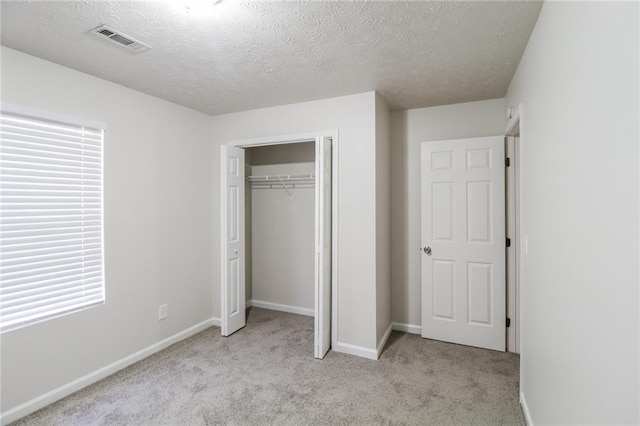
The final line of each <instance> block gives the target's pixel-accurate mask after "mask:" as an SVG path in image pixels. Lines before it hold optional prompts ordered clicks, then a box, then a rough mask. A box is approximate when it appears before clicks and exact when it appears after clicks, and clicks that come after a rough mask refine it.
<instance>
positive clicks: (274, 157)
mask: <svg viewBox="0 0 640 426" xmlns="http://www.w3.org/2000/svg"><path fill="white" fill-rule="evenodd" d="M334 141H335V137H333V136H330V135H314V137H295V138H294V137H289V138H287V137H282V138H279V139H264V140H249V141H237V142H230V143H228V144H227V145H224V146H222V148H221V153H222V161H221V163H222V179H221V194H222V197H221V204H222V211H221V213H222V214H221V234H222V239H221V253H222V259H221V260H222V268H221V270H222V271H221V272H222V276H221V305H222V306H221V308H222V309H221V311H222V315H221V331H222V335H223V336H230V335H231V334H233V333H234V332H236V331H238V330H239V329H241V328H243V327H244V326H245V325H246V309H247V308H249V307H252V306H253V307H258V308H263V309H271V310H276V311H283V312H289V313H294V314H299V315H306V316H312V317H314V348H313V349H314V356H315V357H316V358H323V357H324V355H325V354H326V353H327V351H328V350H329V348H330V346H331V335H332V321H331V316H332V309H331V305H332V285H333V279H332V278H333V276H334V275H335V274H334V273H333V272H334V265H335V262H333V261H332V257H333V256H332V253H333V252H334V250H333V244H334V243H333V240H334V238H333V232H334V227H335V225H336V224H335V221H334V220H333V218H334V217H335V214H334V209H333V208H332V204H333V203H332V198H333V197H334V196H335V192H334V187H335V186H336V185H335V182H334V180H333V179H332V178H333V175H334V173H335V170H334V169H333V167H332V165H334V164H333V163H334V161H333V160H334V154H335V153H332V147H333V146H334V145H335V144H334ZM332 183H333V184H332Z"/></svg>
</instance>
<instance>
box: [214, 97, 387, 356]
mask: <svg viewBox="0 0 640 426" xmlns="http://www.w3.org/2000/svg"><path fill="white" fill-rule="evenodd" d="M212 125H213V130H212V134H213V138H214V150H213V164H220V149H219V146H220V145H221V144H225V143H227V142H228V141H231V140H236V139H247V138H259V137H272V136H279V135H287V134H297V133H308V132H318V131H328V130H330V131H336V130H337V131H338V133H339V136H338V139H339V141H338V150H339V154H338V157H339V164H338V176H339V191H338V192H339V193H338V202H339V205H340V212H339V216H338V224H337V226H338V241H337V243H338V265H337V268H338V280H339V282H338V286H339V288H338V294H337V296H338V306H337V307H336V306H334V307H333V309H337V316H338V324H337V328H338V330H337V332H338V342H333V345H334V349H336V348H337V347H341V348H342V350H346V351H349V350H352V352H359V353H363V351H364V353H363V354H371V351H373V352H374V353H375V349H376V313H375V310H376V299H375V297H376V188H375V182H376V177H375V173H376V169H375V167H376V162H375V155H376V146H375V93H374V92H369V93H363V94H359V95H352V96H344V97H340V98H332V99H325V100H320V101H314V102H305V103H300V104H293V105H285V106H280V107H273V108H264V109H258V110H252V111H245V112H240V113H233V114H226V115H219V116H216V117H213V118H212ZM219 186H220V176H219V174H216V175H214V181H213V202H214V204H213V220H214V223H219V220H220V205H219V191H220V188H219ZM219 240H220V235H219V227H218V226H215V227H214V228H213V241H219ZM214 252H215V253H216V254H214V257H213V259H214V277H216V278H217V277H219V276H220V272H219V271H220V263H219V246H218V245H215V246H214ZM216 281H217V282H219V279H217V280H216ZM213 309H214V315H215V316H218V315H219V312H220V292H219V290H216V291H214V305H213ZM345 344H346V345H347V346H345ZM349 345H350V346H349Z"/></svg>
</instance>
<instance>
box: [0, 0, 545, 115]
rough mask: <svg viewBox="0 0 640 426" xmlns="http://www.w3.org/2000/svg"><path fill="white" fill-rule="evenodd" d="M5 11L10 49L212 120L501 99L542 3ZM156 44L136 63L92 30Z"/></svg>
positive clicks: (4, 6) (27, 5) (123, 5)
mask: <svg viewBox="0 0 640 426" xmlns="http://www.w3.org/2000/svg"><path fill="white" fill-rule="evenodd" d="M183 5H184V2H181V1H179V0H165V1H134V2H132V1H104V0H102V1H2V3H0V13H1V19H2V21H1V23H2V29H1V31H2V32H1V43H2V44H3V45H4V46H7V47H10V48H13V49H16V50H20V51H22V52H26V53H29V54H31V55H34V56H37V57H40V58H44V59H47V60H49V61H52V62H56V63H58V64H62V65H65V66H67V67H70V68H74V69H77V70H80V71H83V72H86V73H88V74H92V75H95V76H97V77H100V78H103V79H106V80H110V81H113V82H116V83H119V84H122V85H124V86H127V87H130V88H133V89H136V90H139V91H142V92H145V93H148V94H151V95H154V96H157V97H160V98H163V99H166V100H169V101H172V102H175V103H177V104H181V105H185V106H187V107H190V108H193V109H196V110H199V111H202V112H205V113H208V114H212V115H214V114H221V113H226V112H233V111H242V110H247V109H253V108H260V107H266V106H273V105H282V104H289V103H294V102H301V101H308V100H315V99H322V98H329V97H334V96H342V95H348V94H354V93H360V92H365V91H371V90H376V91H378V92H379V93H380V94H381V95H382V96H383V97H384V98H385V99H386V100H387V103H388V104H389V106H390V107H391V108H392V109H408V108H416V107H426V106H434V105H445V104H453V103H459V102H469V101H475V100H482V99H491V98H499V97H502V96H504V94H505V92H506V90H507V87H508V85H509V82H510V81H511V77H512V76H513V73H514V72H515V69H516V67H517V65H518V62H519V61H520V57H521V56H522V52H523V51H524V48H525V46H526V43H527V40H528V39H529V35H530V34H531V31H532V29H533V26H534V25H535V21H536V19H537V17H538V13H539V11H540V7H541V3H540V2H524V1H495V2H480V1H471V2H454V1H444V2H436V1H408V2H405V1H380V2H373V1H356V2H346V1H345V2H341V1H308V2H307V1H305V2H297V1H296V2H293V1H278V2H269V1H261V2H257V1H238V0H224V1H223V2H222V3H220V4H218V5H217V6H215V7H214V8H212V9H211V12H210V13H209V14H208V15H207V16H199V15H196V14H194V13H191V14H186V13H185V12H184V7H183ZM100 24H106V25H108V26H110V27H113V28H115V29H117V30H120V31H122V32H124V33H125V34H127V35H129V36H131V37H134V38H137V39H139V40H140V41H142V42H144V43H147V44H150V45H151V46H152V49H151V50H150V51H148V52H145V53H141V54H138V55H134V54H132V53H130V52H129V51H127V50H126V49H122V48H120V47H119V46H117V45H115V44H113V43H111V42H109V41H107V40H101V39H99V38H98V37H96V36H95V35H91V34H88V33H87V31H88V30H89V29H91V28H94V27H96V26H98V25H100Z"/></svg>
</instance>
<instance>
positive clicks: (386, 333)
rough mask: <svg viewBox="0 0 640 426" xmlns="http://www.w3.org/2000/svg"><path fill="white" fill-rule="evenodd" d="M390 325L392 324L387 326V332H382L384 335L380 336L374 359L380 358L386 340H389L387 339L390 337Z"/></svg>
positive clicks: (391, 328)
mask: <svg viewBox="0 0 640 426" xmlns="http://www.w3.org/2000/svg"><path fill="white" fill-rule="evenodd" d="M392 325H393V324H389V327H387V331H385V332H384V334H383V335H382V339H381V340H380V343H378V347H377V348H376V355H377V356H376V359H378V358H380V354H381V353H382V350H383V349H384V345H386V344H387V340H389V337H390V336H391V331H392V330H393V327H392Z"/></svg>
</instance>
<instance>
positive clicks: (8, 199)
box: [0, 112, 105, 332]
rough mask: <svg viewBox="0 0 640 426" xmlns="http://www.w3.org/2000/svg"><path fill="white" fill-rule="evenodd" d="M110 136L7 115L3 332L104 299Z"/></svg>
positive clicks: (0, 176) (1, 141) (0, 166)
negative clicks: (106, 142)
mask: <svg viewBox="0 0 640 426" xmlns="http://www.w3.org/2000/svg"><path fill="white" fill-rule="evenodd" d="M103 133H104V132H103V130H101V129H92V128H87V127H82V126H75V125H70V124H63V123H58V122H53V121H47V120H42V119H38V118H32V117H26V116H21V115H15V114H10V113H5V112H0V332H5V331H8V330H13V329H16V328H20V327H24V326H25V325H28V324H33V323H35V322H40V321H43V320H45V319H49V318H53V317H57V316H60V315H63V314H67V313H70V312H73V311H77V310H80V309H85V308H88V307H90V306H93V305H97V304H100V303H103V302H104V300H105V289H104V266H103V265H104V263H103V243H102V242H103V239H102V235H103V225H102V224H103V220H102V202H103V198H102V187H103V186H102V145H103Z"/></svg>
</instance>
